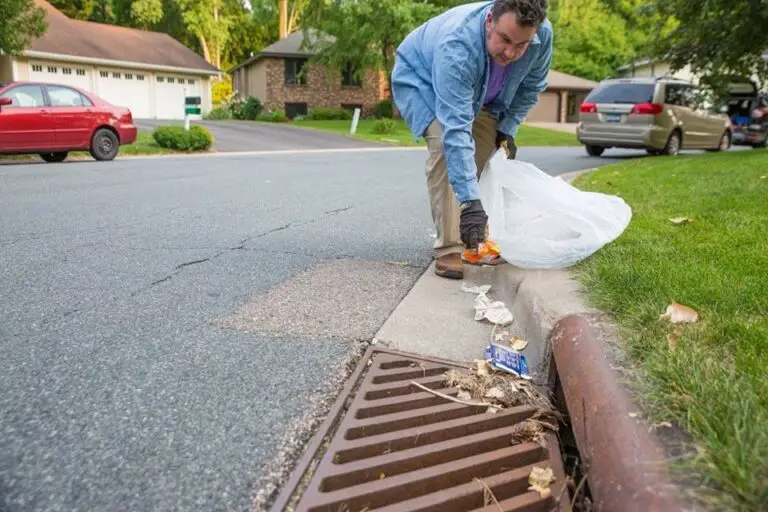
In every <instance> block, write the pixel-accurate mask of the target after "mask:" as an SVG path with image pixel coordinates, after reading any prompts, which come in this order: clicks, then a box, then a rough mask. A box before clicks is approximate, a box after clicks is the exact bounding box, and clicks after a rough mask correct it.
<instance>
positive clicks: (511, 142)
mask: <svg viewBox="0 0 768 512" xmlns="http://www.w3.org/2000/svg"><path fill="white" fill-rule="evenodd" d="M500 147H503V148H504V151H505V152H506V153H507V159H509V160H514V159H515V157H517V146H516V145H515V138H514V137H511V136H509V135H507V134H506V133H502V132H496V149H499V148H500Z"/></svg>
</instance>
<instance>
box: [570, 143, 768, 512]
mask: <svg viewBox="0 0 768 512" xmlns="http://www.w3.org/2000/svg"><path fill="white" fill-rule="evenodd" d="M576 185H577V186H579V187H580V188H582V189H587V190H593V191H599V192H605V193H609V194H618V195H620V196H621V197H623V198H624V199H625V200H626V201H627V203H629V204H630V206H632V208H633V211H634V217H633V219H632V222H631V223H630V226H629V227H628V229H627V231H626V232H625V233H624V234H623V235H622V236H621V237H620V238H619V239H618V240H617V241H615V242H614V243H613V244H611V245H609V246H608V247H605V248H603V249H602V250H601V251H599V252H598V253H597V254H596V255H595V256H594V257H592V258H590V259H589V260H587V261H585V262H582V263H581V264H580V265H578V266H577V267H576V269H575V270H576V272H577V274H578V275H579V278H580V279H581V280H582V282H583V283H584V284H585V285H586V286H587V288H588V290H589V295H590V297H591V299H592V300H593V302H594V305H596V306H598V307H600V308H601V309H603V310H604V311H608V312H610V313H612V314H613V315H615V318H616V320H617V322H618V324H619V326H620V328H621V332H622V334H623V339H624V340H625V341H626V342H627V346H628V349H629V352H630V354H631V355H632V356H633V357H634V358H635V360H636V361H637V362H638V365H639V366H638V367H639V368H640V369H641V370H642V371H643V373H644V374H645V375H644V376H645V380H646V383H647V385H648V389H647V390H646V391H645V393H646V394H645V399H646V402H647V403H646V404H645V405H646V406H647V408H648V412H649V413H650V414H651V417H652V419H654V421H656V422H662V421H674V422H676V423H677V424H678V425H680V426H681V427H682V428H684V429H685V430H687V431H688V432H689V433H690V434H691V436H692V437H693V440H694V442H695V445H696V456H695V457H691V458H690V460H686V461H684V462H683V463H682V466H681V467H682V468H683V469H685V470H687V471H689V473H688V474H689V475H693V476H694V477H695V478H697V479H698V478H703V479H704V480H703V483H704V485H706V487H707V488H708V489H710V490H712V491H713V492H711V493H703V494H704V495H705V496H706V497H707V499H708V501H710V503H712V502H715V503H716V508H717V509H718V510H745V511H746V510H750V511H752V510H768V151H762V150H760V151H744V152H729V153H722V154H712V155H695V156H684V157H676V158H666V157H656V158H645V159H642V160H632V161H629V162H626V163H622V164H619V165H615V166H608V167H605V168H603V169H601V170H599V171H596V172H592V173H589V174H587V175H584V176H581V177H580V178H579V179H578V180H577V181H576ZM674 217H689V218H690V219H691V220H690V222H688V223H687V224H683V225H679V226H675V225H673V224H672V223H671V222H670V221H669V219H670V218H674ZM673 300H674V301H676V302H678V303H681V304H684V305H687V306H689V307H692V308H693V309H695V310H696V311H698V312H699V314H700V317H699V321H698V322H697V323H694V324H678V325H674V326H673V325H672V324H669V323H667V322H666V321H661V320H660V319H659V315H661V314H662V313H663V312H664V310H665V309H666V307H667V305H668V304H669V303H670V302H671V301H673ZM679 325H685V327H679ZM675 329H678V330H679V332H680V333H681V335H680V337H679V338H678V339H677V341H676V343H670V342H669V340H668V334H670V333H672V332H673V331H674V330H675ZM691 470H693V472H692V473H690V471H691ZM697 481H698V482H701V480H697Z"/></svg>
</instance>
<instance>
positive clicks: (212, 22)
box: [177, 0, 233, 68]
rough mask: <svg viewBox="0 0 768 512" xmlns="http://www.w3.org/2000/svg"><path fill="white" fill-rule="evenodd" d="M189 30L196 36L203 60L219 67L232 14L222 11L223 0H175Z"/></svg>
mask: <svg viewBox="0 0 768 512" xmlns="http://www.w3.org/2000/svg"><path fill="white" fill-rule="evenodd" d="M177 1H178V3H179V7H180V8H181V12H182V17H183V18H184V22H185V23H186V25H187V28H188V29H189V31H190V32H192V33H193V34H195V36H197V38H198V40H199V41H200V48H201V49H202V50H203V57H204V58H205V60H207V61H208V62H210V63H211V64H213V65H214V66H216V67H217V68H221V55H222V53H223V52H224V45H225V44H226V43H227V39H228V38H229V27H230V25H231V24H232V21H233V19H232V16H231V15H226V14H224V13H223V12H222V11H223V10H222V7H223V5H224V0H177Z"/></svg>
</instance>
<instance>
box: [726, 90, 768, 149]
mask: <svg viewBox="0 0 768 512" xmlns="http://www.w3.org/2000/svg"><path fill="white" fill-rule="evenodd" d="M723 110H724V111H725V113H726V114H727V115H728V117H730V118H731V124H732V125H733V143H734V144H740V145H747V146H752V147H753V148H765V147H768V93H766V92H762V93H761V92H760V91H759V90H758V88H757V84H755V82H753V81H752V80H738V81H733V82H731V83H730V84H729V86H728V97H727V98H726V101H725V106H724V108H723Z"/></svg>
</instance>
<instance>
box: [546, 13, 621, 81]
mask: <svg viewBox="0 0 768 512" xmlns="http://www.w3.org/2000/svg"><path fill="white" fill-rule="evenodd" d="M550 20H551V21H552V24H553V27H554V31H555V37H554V42H555V52H554V62H553V64H552V67H553V68H554V69H557V70H558V71H562V72H563V73H571V74H574V75H577V76H581V77H583V78H590V79H592V80H602V79H604V78H607V77H609V76H612V75H613V74H614V73H615V70H616V68H618V67H619V66H621V65H623V64H626V63H627V61H628V60H630V59H631V58H632V56H633V54H634V47H633V38H632V36H631V35H630V34H632V33H633V30H631V29H630V28H629V27H628V26H627V22H626V21H625V19H624V18H622V17H621V16H620V15H618V14H617V13H616V12H614V11H612V10H611V8H610V6H609V5H608V4H607V2H604V1H603V0H560V1H556V2H553V3H552V8H551V11H550Z"/></svg>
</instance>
